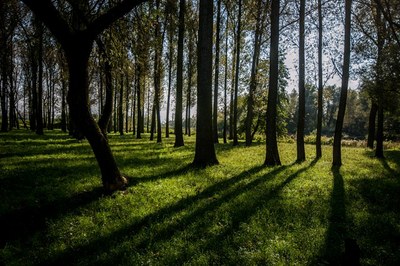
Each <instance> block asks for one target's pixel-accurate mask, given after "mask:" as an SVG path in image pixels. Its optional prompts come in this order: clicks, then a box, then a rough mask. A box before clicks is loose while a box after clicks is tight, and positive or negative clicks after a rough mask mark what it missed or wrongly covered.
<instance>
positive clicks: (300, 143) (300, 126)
mask: <svg viewBox="0 0 400 266" xmlns="http://www.w3.org/2000/svg"><path fill="white" fill-rule="evenodd" d="M305 6H306V1H305V0H300V21H299V22H300V32H299V44H300V45H299V113H298V121H297V162H303V161H305V159H306V154H305V150H304V123H305V115H306V114H305V113H306V96H305V93H306V92H305V56H304V54H305V53H304V37H305V34H304V17H305Z"/></svg>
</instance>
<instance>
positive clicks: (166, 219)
mask: <svg viewBox="0 0 400 266" xmlns="http://www.w3.org/2000/svg"><path fill="white" fill-rule="evenodd" d="M314 164H315V162H313V163H312V164H310V166H312V165H314ZM310 166H307V167H305V168H303V169H300V170H299V171H297V172H295V173H293V174H291V175H290V176H289V177H287V178H286V179H285V180H284V181H283V182H282V183H280V184H279V185H277V186H275V187H273V189H272V190H271V191H270V192H269V193H267V196H266V195H265V194H263V193H262V194H261V195H259V196H257V197H256V199H254V200H252V201H250V202H248V204H246V206H235V208H237V210H236V209H235V210H233V212H234V214H233V215H232V219H233V220H232V224H231V225H230V226H229V227H228V228H227V229H226V230H225V231H224V232H223V233H221V234H220V235H218V236H216V237H214V238H213V239H211V240H210V241H207V242H206V243H204V244H201V246H202V247H200V249H202V250H203V249H212V248H215V246H216V245H218V243H220V241H222V240H223V239H224V238H226V237H227V236H228V235H230V234H233V233H234V232H235V230H237V229H238V226H239V225H240V223H241V222H244V221H246V220H248V219H249V218H250V217H251V216H252V215H253V214H254V212H255V211H256V210H257V209H258V208H259V204H260V203H263V202H267V201H268V200H270V199H273V198H274V197H276V196H277V195H278V193H279V191H281V190H282V188H284V187H285V186H286V185H287V184H289V183H290V182H291V181H293V180H294V179H295V177H297V176H298V175H299V174H300V173H302V172H304V171H306V169H308V168H309V167H310ZM287 167H288V166H281V167H277V168H275V169H273V170H272V171H270V172H269V173H267V174H265V175H263V176H260V177H257V178H255V179H254V180H252V181H250V182H248V183H245V184H243V183H242V181H243V180H245V179H246V178H248V177H251V176H252V175H256V174H257V173H258V172H260V171H261V170H262V169H265V167H264V166H257V167H254V168H252V169H250V170H247V171H244V172H242V173H241V174H239V175H237V176H235V177H233V178H231V179H228V180H225V181H221V182H219V183H217V184H215V185H212V186H210V187H208V188H206V189H205V190H204V191H202V192H200V193H198V194H197V195H195V196H192V197H188V198H185V199H182V200H180V201H178V202H177V203H176V204H174V205H171V206H168V207H165V208H163V209H161V210H159V211H157V212H155V213H152V214H149V215H147V216H146V217H144V218H142V219H140V220H139V221H137V222H135V223H133V224H131V225H129V226H127V227H124V228H122V229H120V230H118V231H116V232H114V233H112V234H110V235H107V236H105V237H101V238H99V239H97V240H95V241H92V242H90V243H89V244H88V245H85V246H79V247H77V248H75V249H70V250H68V251H67V252H65V253H61V254H59V255H58V256H57V257H55V258H53V260H51V261H50V262H51V263H58V262H60V261H63V262H65V260H66V259H72V260H73V259H78V260H79V258H85V259H86V258H88V257H92V258H94V259H95V258H96V257H97V256H96V254H99V253H104V252H105V251H107V250H110V248H111V247H114V250H117V251H115V252H114V253H112V254H109V255H108V256H107V257H106V258H104V259H103V260H101V262H96V263H101V264H104V265H106V264H108V263H117V264H118V263H122V262H123V260H124V252H125V251H124V250H118V249H115V247H117V246H118V245H121V243H124V242H126V241H132V242H134V243H133V244H130V245H129V246H130V248H133V249H134V250H135V251H136V252H139V253H145V252H147V251H148V250H149V248H151V247H153V246H154V245H156V243H161V242H163V241H170V240H171V238H173V237H174V236H175V235H177V234H179V233H180V232H183V231H185V230H187V229H188V227H190V226H192V225H194V224H195V223H197V222H198V221H199V220H201V219H204V218H205V217H206V215H207V214H210V213H212V214H216V213H217V212H218V211H217V210H218V208H219V207H221V206H222V205H223V204H226V203H229V202H231V201H233V200H234V199H235V198H237V197H239V196H240V195H242V194H243V193H252V191H253V190H254V189H255V188H256V187H258V186H259V185H261V184H263V183H265V182H273V181H272V180H273V179H274V178H275V177H276V176H277V175H278V174H279V173H280V172H282V171H284V170H285V169H287ZM182 213H183V216H182V217H177V218H176V217H175V218H174V219H173V218H172V217H174V216H176V215H178V214H182ZM236 214H237V215H236ZM165 223H167V224H165ZM210 223H212V221H208V222H205V224H204V225H200V227H199V228H196V230H195V232H194V233H195V237H196V238H200V237H202V236H203V233H204V232H205V231H204V230H206V229H207V228H206V227H208V226H210ZM149 228H150V229H151V228H155V230H154V231H151V232H148V234H145V235H144V236H143V232H142V230H146V229H147V230H148V229H149ZM132 232H135V233H136V234H135V235H132ZM132 238H134V240H133V239H132ZM135 238H137V239H135ZM132 245H133V247H132ZM77 250H78V253H77V252H76V251H77ZM72 255H74V256H75V257H74V256H72ZM182 256H184V257H186V255H185V254H182ZM182 260H184V258H182ZM182 260H180V261H182ZM89 261H91V260H90V259H89ZM72 262H73V261H71V263H72Z"/></svg>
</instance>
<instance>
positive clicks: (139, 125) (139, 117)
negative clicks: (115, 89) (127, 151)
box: [136, 62, 143, 139]
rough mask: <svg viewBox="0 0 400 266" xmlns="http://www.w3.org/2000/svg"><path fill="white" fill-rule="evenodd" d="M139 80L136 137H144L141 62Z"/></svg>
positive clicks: (137, 83)
mask: <svg viewBox="0 0 400 266" xmlns="http://www.w3.org/2000/svg"><path fill="white" fill-rule="evenodd" d="M137 75H138V76H137V82H136V92H137V94H136V95H137V133H136V138H137V139H141V138H142V134H141V133H142V128H143V125H142V122H143V120H142V96H141V95H142V92H141V77H142V66H141V65H140V62H139V63H138V64H137Z"/></svg>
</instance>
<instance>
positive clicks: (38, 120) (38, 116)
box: [36, 21, 43, 135]
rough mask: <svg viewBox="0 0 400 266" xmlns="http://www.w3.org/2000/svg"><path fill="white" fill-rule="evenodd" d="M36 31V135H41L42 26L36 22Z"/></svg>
mask: <svg viewBox="0 0 400 266" xmlns="http://www.w3.org/2000/svg"><path fill="white" fill-rule="evenodd" d="M36 26H37V31H38V38H39V43H38V68H39V74H38V86H37V89H38V90H37V107H36V134H38V135H43V25H42V23H41V22H39V21H37V24H36Z"/></svg>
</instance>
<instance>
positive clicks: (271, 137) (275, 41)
mask: <svg viewBox="0 0 400 266" xmlns="http://www.w3.org/2000/svg"><path fill="white" fill-rule="evenodd" d="M270 47H271V49H270V50H271V51H270V62H271V63H270V70H269V91H268V105H267V130H266V133H267V153H266V157H265V162H264V164H265V165H270V166H274V165H281V160H280V158H279V152H278V143H277V139H276V135H277V132H276V117H277V101H278V76H279V0H272V3H271V46H270Z"/></svg>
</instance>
